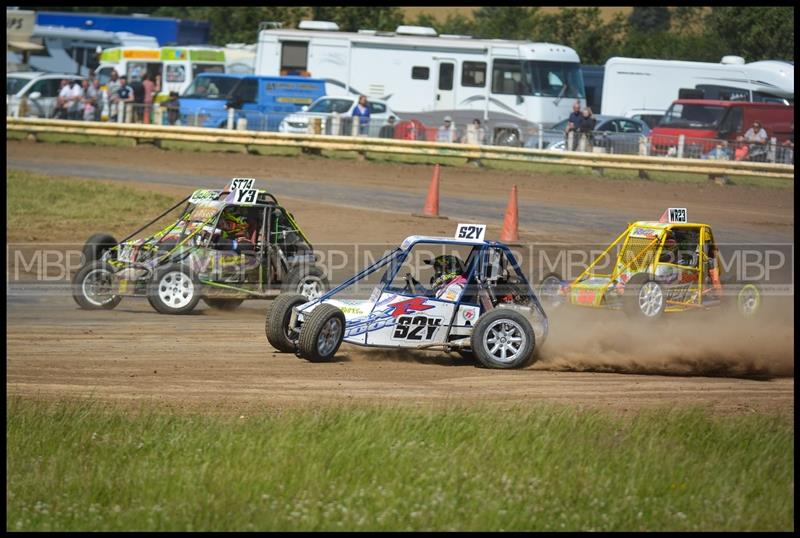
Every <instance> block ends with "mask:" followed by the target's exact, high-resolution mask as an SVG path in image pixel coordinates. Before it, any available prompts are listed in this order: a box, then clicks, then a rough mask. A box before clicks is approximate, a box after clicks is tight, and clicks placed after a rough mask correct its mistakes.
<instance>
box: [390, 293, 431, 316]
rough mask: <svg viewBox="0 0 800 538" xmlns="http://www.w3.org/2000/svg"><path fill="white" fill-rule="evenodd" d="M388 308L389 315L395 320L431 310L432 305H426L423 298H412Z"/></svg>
mask: <svg viewBox="0 0 800 538" xmlns="http://www.w3.org/2000/svg"><path fill="white" fill-rule="evenodd" d="M389 308H390V313H389V315H391V316H392V317H395V318H396V317H398V316H402V315H404V314H410V313H411V312H421V311H423V310H430V309H431V308H433V305H426V304H425V298H424V297H414V298H413V299H407V300H405V301H400V302H397V303H394V304H392V305H389Z"/></svg>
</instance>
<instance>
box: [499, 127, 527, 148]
mask: <svg viewBox="0 0 800 538" xmlns="http://www.w3.org/2000/svg"><path fill="white" fill-rule="evenodd" d="M495 145H497V146H506V147H511V148H518V147H520V145H521V143H520V138H519V133H518V132H517V131H516V129H501V130H499V131H497V135H496V138H495Z"/></svg>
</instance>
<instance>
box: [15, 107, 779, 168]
mask: <svg viewBox="0 0 800 538" xmlns="http://www.w3.org/2000/svg"><path fill="white" fill-rule="evenodd" d="M6 130H7V131H18V132H25V133H30V134H33V135H34V136H35V135H36V134H37V133H61V134H79V135H91V136H109V137H123V138H133V139H136V140H137V141H142V142H153V141H156V140H175V141H184V142H210V143H226V144H243V145H245V146H273V147H290V148H298V147H299V148H309V149H319V150H343V151H356V152H360V153H364V152H370V153H386V154H401V155H425V156H435V157H461V158H467V159H487V160H501V161H516V162H530V163H545V164H556V165H569V166H587V167H592V168H616V169H631V170H645V171H662V172H684V173H694V174H708V175H713V176H756V177H765V178H767V177H768V178H778V179H794V165H789V164H774V163H764V162H742V161H717V160H698V159H688V158H677V157H657V156H647V155H625V154H612V153H586V152H576V151H559V152H554V151H547V150H539V149H529V148H515V147H506V146H486V145H473V144H461V143H447V142H432V141H424V142H423V141H415V140H398V139H382V138H367V137H363V136H332V135H324V134H286V133H274V132H261V131H246V130H228V129H210V128H203V127H185V126H174V125H146V124H138V123H116V122H111V123H101V122H82V121H70V120H53V119H38V118H13V117H9V116H7V117H6Z"/></svg>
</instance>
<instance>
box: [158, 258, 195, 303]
mask: <svg viewBox="0 0 800 538" xmlns="http://www.w3.org/2000/svg"><path fill="white" fill-rule="evenodd" d="M147 296H148V298H149V299H150V304H151V305H153V307H154V308H155V309H156V310H158V311H159V312H161V313H162V314H188V313H189V312H191V311H192V310H194V307H195V306H197V303H198V302H199V301H200V283H199V282H198V281H197V280H196V279H195V278H194V277H193V276H192V273H191V271H190V270H189V268H187V267H185V266H183V265H181V264H178V263H171V264H169V265H166V266H164V267H162V268H159V270H158V271H156V272H155V273H154V274H153V278H152V280H151V281H150V283H149V285H148V290H147Z"/></svg>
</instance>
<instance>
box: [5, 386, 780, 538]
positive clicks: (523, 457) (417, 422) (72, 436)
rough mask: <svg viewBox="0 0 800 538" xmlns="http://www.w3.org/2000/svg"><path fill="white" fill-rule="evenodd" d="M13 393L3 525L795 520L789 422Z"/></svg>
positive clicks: (753, 525) (680, 414)
mask: <svg viewBox="0 0 800 538" xmlns="http://www.w3.org/2000/svg"><path fill="white" fill-rule="evenodd" d="M246 413H247V414H246V415H242V416H233V417H231V416H215V415H202V414H193V413H185V412H184V413H179V414H174V413H170V412H169V411H168V410H165V409H163V408H160V407H157V406H146V405H144V404H143V406H142V407H141V408H139V409H138V410H136V411H134V412H131V411H130V410H123V409H119V408H113V407H103V406H101V404H98V403H92V402H91V401H90V402H74V401H72V402H71V401H59V402H44V401H35V400H28V399H23V398H19V397H13V398H10V399H7V420H6V444H7V460H6V465H7V473H8V474H7V479H6V495H7V500H6V509H7V515H6V527H7V530H58V531H74V530H251V529H259V530H407V529H408V530H451V529H455V530H501V529H502V530H683V531H688V530H792V529H793V516H794V512H793V497H794V484H793V478H792V477H793V475H794V472H793V471H794V468H793V466H794V463H793V438H794V430H793V425H792V423H791V422H790V420H789V419H787V418H781V417H773V416H765V415H752V416H738V417H726V418H712V417H711V416H709V415H707V414H706V413H705V412H704V411H702V410H698V409H688V410H686V409H684V410H660V411H649V412H643V413H641V414H638V415H634V416H632V417H627V418H615V417H612V416H610V415H606V414H604V413H602V412H595V411H581V410H578V409H575V408H571V407H535V408H525V409H522V408H513V409H506V410H501V409H497V408H492V407H484V406H473V407H470V408H450V409H433V410H431V409H427V410H423V409H410V408H388V407H378V406H348V407H342V408H336V407H334V408H327V409H317V410H313V409H307V410H294V411H275V410H272V411H270V410H261V411H257V410H252V411H247V412H246Z"/></svg>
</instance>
